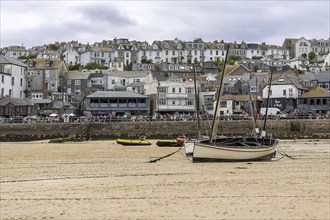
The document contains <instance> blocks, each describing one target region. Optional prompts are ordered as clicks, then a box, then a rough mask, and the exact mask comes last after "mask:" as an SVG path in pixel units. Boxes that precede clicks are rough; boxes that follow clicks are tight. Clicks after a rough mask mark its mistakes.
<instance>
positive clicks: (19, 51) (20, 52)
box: [5, 46, 29, 59]
mask: <svg viewBox="0 0 330 220" xmlns="http://www.w3.org/2000/svg"><path fill="white" fill-rule="evenodd" d="M28 55H29V51H28V50H27V49H26V48H25V47H24V46H10V47H9V48H8V49H7V51H6V53H5V56H7V57H12V58H15V59H17V58H18V57H20V56H28Z"/></svg>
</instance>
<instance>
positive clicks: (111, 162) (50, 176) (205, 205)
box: [0, 140, 330, 220]
mask: <svg viewBox="0 0 330 220" xmlns="http://www.w3.org/2000/svg"><path fill="white" fill-rule="evenodd" d="M152 141H153V143H154V144H153V145H150V146H122V145H119V144H116V142H115V141H90V142H77V143H64V144H50V143H48V141H47V140H44V141H33V142H19V143H18V142H17V143H13V142H10V143H9V142H8V143H7V142H6V143H3V142H2V143H0V150H1V152H0V153H1V158H0V159H1V170H0V171H1V182H0V187H1V188H0V193H1V194H0V196H1V201H0V205H1V207H0V209H1V210H0V217H1V219H322V220H325V219H329V218H330V140H298V141H296V142H294V141H292V140H282V141H280V148H281V149H282V150H283V151H285V152H286V153H287V154H288V155H290V156H292V157H293V158H294V159H290V158H288V157H284V158H282V156H281V155H279V154H278V155H277V157H276V158H275V160H274V161H272V162H249V163H247V162H239V163H192V162H191V161H190V160H189V159H188V158H186V157H185V155H184V150H181V151H180V152H178V153H176V154H174V155H172V156H170V157H167V158H164V159H162V160H159V161H158V162H156V163H149V161H150V160H152V159H155V158H157V157H161V156H164V155H167V154H169V153H171V152H174V151H175V150H177V149H178V148H175V147H174V148H173V147H157V146H156V144H155V143H156V141H157V140H152Z"/></svg>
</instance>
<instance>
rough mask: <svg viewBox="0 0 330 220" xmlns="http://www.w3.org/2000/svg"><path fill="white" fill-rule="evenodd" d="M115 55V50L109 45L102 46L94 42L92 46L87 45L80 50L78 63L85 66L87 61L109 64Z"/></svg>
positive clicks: (103, 64)
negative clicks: (84, 48)
mask: <svg viewBox="0 0 330 220" xmlns="http://www.w3.org/2000/svg"><path fill="white" fill-rule="evenodd" d="M114 57H115V52H114V51H113V50H112V49H111V48H110V47H103V46H102V45H100V44H98V43H95V44H94V47H90V46H88V47H87V48H86V50H84V51H81V52H80V64H81V65H83V66H85V65H86V64H88V63H98V64H100V65H102V66H109V64H110V61H112V59H113V58H114Z"/></svg>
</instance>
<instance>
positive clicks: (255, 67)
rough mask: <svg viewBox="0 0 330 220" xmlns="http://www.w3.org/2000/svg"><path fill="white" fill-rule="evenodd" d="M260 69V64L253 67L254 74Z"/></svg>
mask: <svg viewBox="0 0 330 220" xmlns="http://www.w3.org/2000/svg"><path fill="white" fill-rule="evenodd" d="M259 69H260V67H259V65H258V64H255V65H254V66H253V71H254V72H257V71H258V70H259Z"/></svg>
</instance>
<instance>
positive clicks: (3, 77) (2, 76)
mask: <svg viewBox="0 0 330 220" xmlns="http://www.w3.org/2000/svg"><path fill="white" fill-rule="evenodd" d="M1 82H2V83H4V82H5V76H4V75H1Z"/></svg>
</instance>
